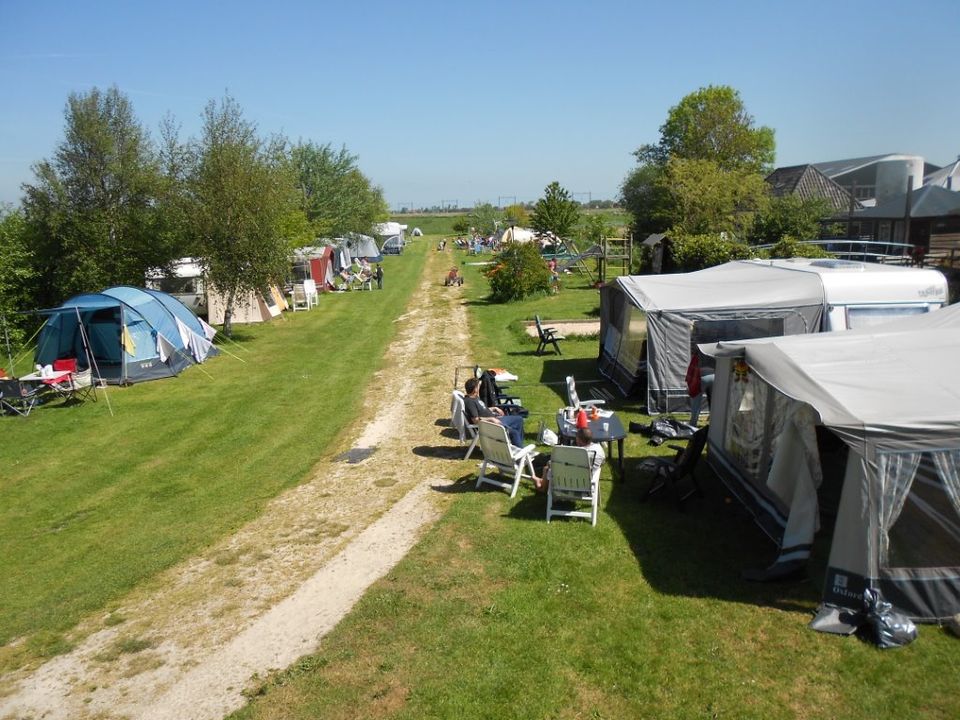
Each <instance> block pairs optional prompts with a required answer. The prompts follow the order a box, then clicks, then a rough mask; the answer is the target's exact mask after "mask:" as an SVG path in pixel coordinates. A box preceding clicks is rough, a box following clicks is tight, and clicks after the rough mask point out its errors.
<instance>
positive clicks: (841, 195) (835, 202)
mask: <svg viewBox="0 0 960 720" xmlns="http://www.w3.org/2000/svg"><path fill="white" fill-rule="evenodd" d="M767 183H769V184H770V187H771V191H772V192H773V194H774V195H775V196H776V197H784V196H786V195H796V196H797V197H800V198H802V199H804V200H806V199H808V198H823V199H825V200H827V201H828V202H829V203H830V205H831V207H832V208H833V209H834V210H835V211H836V212H838V213H846V212H847V211H848V210H849V209H850V203H851V201H852V202H853V206H854V208H855V209H856V208H860V207H862V205H861V204H860V203H859V202H858V201H856V200H853V199H852V198H851V196H850V193H849V192H847V190H846V189H845V188H843V187H841V186H840V185H838V184H837V183H835V182H834V181H833V180H831V179H830V178H829V177H827V176H826V175H824V174H823V172H822V171H820V170H818V169H817V167H816V166H815V165H793V166H791V167H782V168H777V169H776V170H774V171H773V172H772V173H770V174H769V175H768V176H767Z"/></svg>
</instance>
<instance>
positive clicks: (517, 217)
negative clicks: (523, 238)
mask: <svg viewBox="0 0 960 720" xmlns="http://www.w3.org/2000/svg"><path fill="white" fill-rule="evenodd" d="M503 219H504V221H505V222H506V223H507V225H511V226H517V227H526V226H527V225H529V224H530V213H528V212H527V209H526V208H525V207H524V206H523V205H521V204H520V203H514V204H513V205H508V206H507V207H506V208H504V210H503Z"/></svg>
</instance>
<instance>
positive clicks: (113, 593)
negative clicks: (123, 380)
mask: <svg viewBox="0 0 960 720" xmlns="http://www.w3.org/2000/svg"><path fill="white" fill-rule="evenodd" d="M426 247H427V246H426V245H425V244H424V243H415V244H413V245H412V246H409V247H408V250H407V252H405V254H404V255H402V256H400V257H388V258H386V260H385V262H384V273H385V279H384V289H383V290H382V291H374V292H353V293H345V294H331V295H324V296H323V297H321V299H320V305H319V307H318V308H316V309H314V310H313V311H311V312H298V313H296V314H293V313H287V314H285V315H284V316H283V319H279V320H276V321H274V322H272V323H269V324H265V325H261V326H237V327H236V338H237V340H239V342H240V343H241V344H242V346H241V347H239V348H238V347H237V346H236V345H232V344H230V343H227V344H225V345H224V347H225V349H226V350H228V351H229V352H231V353H233V354H234V355H236V356H237V357H238V358H241V360H237V359H234V358H233V357H230V356H228V355H226V354H224V355H221V356H220V357H218V358H215V359H213V360H211V361H210V362H208V363H206V364H205V365H203V366H201V367H195V368H190V369H188V370H187V371H186V372H184V373H183V374H182V375H181V376H180V377H178V378H173V379H168V380H161V381H156V382H149V383H144V384H141V385H135V386H133V387H130V388H123V389H120V388H110V389H109V391H108V392H109V398H110V401H111V403H112V405H113V409H114V411H115V416H114V417H111V416H110V414H109V412H108V408H107V403H105V402H103V400H102V399H101V401H100V402H98V403H96V404H94V403H91V402H86V403H83V404H80V405H73V406H62V405H61V406H58V405H50V406H47V407H43V406H42V407H40V408H37V409H36V410H34V412H33V413H32V414H31V415H30V416H29V417H28V418H25V419H24V418H17V417H0V432H2V438H3V441H2V443H0V468H2V470H0V577H2V578H3V581H2V582H0V672H2V671H3V670H7V669H10V668H12V667H16V666H18V665H21V664H23V663H26V662H30V661H32V660H35V659H37V658H39V657H45V656H49V655H52V654H56V653H59V652H63V651H65V650H66V649H68V648H69V642H68V639H67V635H66V633H67V631H68V630H69V629H70V628H71V627H73V626H74V625H75V624H76V623H77V622H78V621H79V620H80V619H81V618H82V617H84V616H85V615H87V614H89V613H91V612H94V611H99V610H103V609H105V608H106V609H109V606H110V604H111V603H112V602H114V601H116V600H117V599H119V598H122V596H123V595H124V593H126V592H127V591H129V590H130V588H132V587H133V586H134V585H136V584H138V583H141V582H143V581H146V580H148V579H150V578H151V577H153V576H154V575H156V574H157V573H158V572H160V571H161V570H163V569H165V568H167V567H169V566H171V565H173V564H175V563H177V562H178V561H180V560H182V559H183V558H185V557H189V556H191V555H193V554H195V553H197V552H199V551H201V550H202V549H203V548H204V547H205V546H208V545H210V544H211V543H213V542H214V541H216V540H217V539H218V538H221V537H223V536H224V535H227V534H229V533H231V532H233V531H234V530H236V529H237V528H238V527H240V526H242V525H243V524H244V523H246V522H247V521H248V520H250V519H251V518H252V517H254V516H256V514H257V513H258V512H259V511H260V509H261V508H262V507H263V506H264V504H265V503H266V502H267V501H269V500H270V499H271V498H273V497H274V496H276V495H277V494H278V493H279V492H281V491H282V490H283V489H284V488H287V487H290V486H292V485H296V484H297V483H299V482H301V481H302V480H304V478H305V477H306V476H307V474H308V472H309V470H310V468H311V467H312V466H313V465H314V464H315V463H316V461H317V460H318V459H319V458H321V457H322V456H324V454H325V453H326V452H327V450H328V448H329V447H330V445H331V443H332V442H333V441H334V440H335V438H336V436H337V434H338V433H339V432H340V431H341V429H342V428H343V427H344V426H345V425H348V424H349V423H350V421H351V420H352V419H353V417H354V416H355V415H356V414H357V412H358V411H359V408H358V407H357V404H358V402H359V398H360V394H358V393H356V392H350V391H348V389H351V388H357V387H363V386H364V384H365V383H366V382H367V381H368V379H369V378H370V376H371V375H372V374H373V372H374V371H375V370H376V369H377V368H378V367H380V366H381V364H382V362H383V361H384V359H383V358H384V350H385V348H386V347H387V345H388V343H389V342H390V340H391V338H392V336H393V333H394V330H393V328H394V324H393V323H392V321H393V320H394V318H396V317H397V316H398V315H399V314H400V313H401V312H402V311H403V309H404V307H405V306H406V304H407V302H408V299H409V296H410V293H411V292H412V289H413V287H414V284H415V280H416V279H417V278H418V277H419V273H420V269H421V266H422V259H423V257H422V256H423V253H424V252H426ZM338 389H343V390H344V391H343V392H338ZM15 640H16V642H14V641H15Z"/></svg>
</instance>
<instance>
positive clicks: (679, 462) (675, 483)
mask: <svg viewBox="0 0 960 720" xmlns="http://www.w3.org/2000/svg"><path fill="white" fill-rule="evenodd" d="M709 429H710V427H709V425H708V426H705V427H702V428H700V429H699V430H697V431H696V432H695V433H694V434H693V437H691V438H690V440H689V441H688V442H687V446H686V447H677V446H673V445H671V446H670V447H671V448H673V449H675V450H676V451H677V454H676V456H675V457H674V458H673V460H669V459H667V458H663V457H650V458H647V459H646V460H644V461H643V462H642V463H640V469H641V470H652V471H653V480H652V481H651V483H650V487H648V488H647V491H646V492H645V493H644V494H643V497H641V498H640V500H641V502H643V501H646V500H647V499H648V498H649V497H650V496H651V495H653V494H654V493H657V492H660V491H661V490H663V489H664V488H665V487H666V486H667V485H670V486H672V487H673V489H674V492H676V494H677V505H678V506H681V507H682V506H683V503H684V501H685V500H686V499H687V498H689V497H690V496H691V495H693V494H694V493H696V494H697V495H703V492H702V491H701V490H700V486H699V485H698V484H697V477H696V475H694V470H695V469H696V467H697V463H698V462H699V461H700V456H701V455H702V454H703V448H704V446H705V445H706V444H707V431H708V430H709ZM685 477H689V478H690V488H689V489H688V490H686V491H685V492H684V491H682V490H681V489H680V485H679V483H680V481H681V480H682V479H683V478H685Z"/></svg>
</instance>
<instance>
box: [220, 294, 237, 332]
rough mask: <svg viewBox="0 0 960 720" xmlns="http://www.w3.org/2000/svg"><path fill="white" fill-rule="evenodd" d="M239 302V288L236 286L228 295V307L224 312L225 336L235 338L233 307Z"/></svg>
mask: <svg viewBox="0 0 960 720" xmlns="http://www.w3.org/2000/svg"><path fill="white" fill-rule="evenodd" d="M236 302H237V286H236V285H234V286H233V287H232V288H230V292H228V293H227V305H226V307H225V308H224V310H223V334H224V335H226V336H227V337H233V306H234V304H235V303H236Z"/></svg>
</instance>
